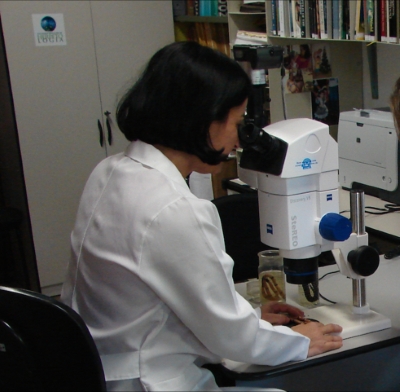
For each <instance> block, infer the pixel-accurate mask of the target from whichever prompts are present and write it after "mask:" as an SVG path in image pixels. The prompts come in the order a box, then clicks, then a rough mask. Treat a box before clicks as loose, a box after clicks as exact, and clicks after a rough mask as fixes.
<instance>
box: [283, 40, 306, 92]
mask: <svg viewBox="0 0 400 392" xmlns="http://www.w3.org/2000/svg"><path fill="white" fill-rule="evenodd" d="M285 53H286V54H285V56H284V67H285V76H284V78H283V79H284V82H283V83H284V86H285V88H284V91H285V93H286V94H295V93H303V92H307V91H311V89H312V87H313V84H312V81H313V72H312V71H313V68H312V56H311V46H310V45H308V44H302V45H292V46H289V45H288V46H286V47H285Z"/></svg>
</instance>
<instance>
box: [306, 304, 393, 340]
mask: <svg viewBox="0 0 400 392" xmlns="http://www.w3.org/2000/svg"><path fill="white" fill-rule="evenodd" d="M304 312H305V315H306V317H307V318H311V319H315V320H318V321H319V322H321V323H323V324H329V323H334V324H339V325H340V326H342V327H343V331H342V332H341V334H340V335H341V336H342V337H343V339H349V338H352V337H355V336H360V335H365V334H367V333H371V332H376V331H381V330H383V329H387V328H390V327H391V326H392V323H391V321H390V319H388V318H387V317H385V316H383V315H382V314H380V313H376V312H374V311H373V310H370V311H369V312H368V313H366V314H355V313H353V307H352V306H350V305H341V304H334V305H323V306H319V307H316V308H314V309H304Z"/></svg>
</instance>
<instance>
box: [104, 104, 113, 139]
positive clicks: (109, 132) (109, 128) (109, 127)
mask: <svg viewBox="0 0 400 392" xmlns="http://www.w3.org/2000/svg"><path fill="white" fill-rule="evenodd" d="M104 114H105V115H106V126H107V140H108V144H109V145H110V146H111V145H112V141H113V140H112V130H111V118H110V114H111V113H110V112H109V111H108V110H107V111H106V112H105V113H104Z"/></svg>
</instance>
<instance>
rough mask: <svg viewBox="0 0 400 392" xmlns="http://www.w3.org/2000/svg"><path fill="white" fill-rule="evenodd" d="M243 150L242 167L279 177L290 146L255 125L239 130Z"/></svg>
mask: <svg viewBox="0 0 400 392" xmlns="http://www.w3.org/2000/svg"><path fill="white" fill-rule="evenodd" d="M239 140H240V144H241V146H242V148H243V153H242V157H241V159H240V166H241V167H243V168H245V169H250V170H256V171H260V172H264V173H269V174H275V175H279V174H281V172H282V168H283V163H284V161H285V157H286V152H287V148H288V145H287V143H286V142H284V141H283V140H281V139H278V138H276V137H274V136H271V135H270V134H268V133H267V132H266V131H264V130H263V129H262V128H259V127H257V126H256V125H255V124H253V123H247V124H245V125H243V126H242V127H240V128H239Z"/></svg>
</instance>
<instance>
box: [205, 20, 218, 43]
mask: <svg viewBox="0 0 400 392" xmlns="http://www.w3.org/2000/svg"><path fill="white" fill-rule="evenodd" d="M203 29H204V38H205V41H206V42H205V45H206V46H208V47H209V48H212V49H218V47H217V42H216V41H215V36H214V34H213V30H212V28H211V23H208V22H205V23H203Z"/></svg>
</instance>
